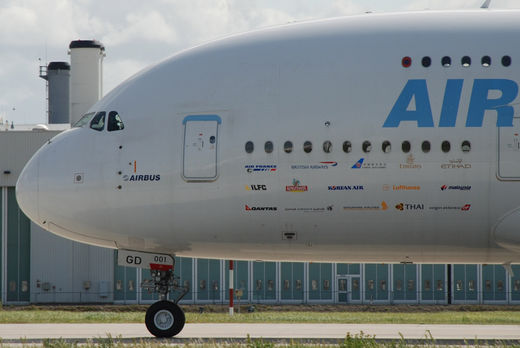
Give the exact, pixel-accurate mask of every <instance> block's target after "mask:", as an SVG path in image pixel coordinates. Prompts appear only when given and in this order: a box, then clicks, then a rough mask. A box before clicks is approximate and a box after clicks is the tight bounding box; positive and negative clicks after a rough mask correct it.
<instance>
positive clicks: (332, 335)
mask: <svg viewBox="0 0 520 348" xmlns="http://www.w3.org/2000/svg"><path fill="white" fill-rule="evenodd" d="M360 332H363V333H364V334H365V335H370V336H375V338H376V339H381V340H388V339H400V338H401V335H402V336H403V337H404V338H405V339H407V340H421V339H425V338H426V339H429V338H430V335H431V337H433V338H434V339H436V340H439V341H443V340H444V341H446V342H461V343H463V342H464V340H469V341H471V342H474V340H475V339H478V340H488V341H489V340H501V341H515V342H520V325H429V324H423V325H419V324H186V326H185V327H184V329H183V331H182V332H181V333H180V334H179V335H178V336H177V337H176V338H174V339H173V340H174V341H175V340H178V341H179V342H182V341H193V340H203V341H204V340H212V339H215V340H219V341H220V340H223V339H230V340H239V341H240V340H245V339H246V337H247V335H248V334H249V335H250V337H251V338H264V339H274V340H280V339H295V340H302V341H309V340H310V341H319V340H327V341H331V340H342V339H344V338H345V337H346V335H347V333H350V335H356V334H359V333H360ZM107 335H110V336H111V337H113V338H116V337H121V338H123V339H125V340H128V339H130V340H131V339H136V338H138V339H139V338H143V339H149V338H152V337H153V336H152V335H151V334H150V333H149V332H148V330H147V329H146V327H145V325H144V324H0V337H1V338H2V340H3V342H21V341H22V340H27V341H28V342H37V341H40V340H42V339H45V338H50V339H59V338H62V339H67V340H79V341H84V340H87V339H96V338H106V337H107ZM439 343H440V342H439Z"/></svg>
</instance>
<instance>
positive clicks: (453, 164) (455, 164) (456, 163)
mask: <svg viewBox="0 0 520 348" xmlns="http://www.w3.org/2000/svg"><path fill="white" fill-rule="evenodd" d="M441 168H442V169H469V168H471V164H469V163H464V162H463V160H462V158H459V159H455V160H450V161H449V163H442V164H441Z"/></svg>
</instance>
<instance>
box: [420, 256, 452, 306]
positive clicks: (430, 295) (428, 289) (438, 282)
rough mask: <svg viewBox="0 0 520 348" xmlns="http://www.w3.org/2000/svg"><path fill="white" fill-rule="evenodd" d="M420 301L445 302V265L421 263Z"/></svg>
mask: <svg viewBox="0 0 520 348" xmlns="http://www.w3.org/2000/svg"><path fill="white" fill-rule="evenodd" d="M421 279H422V287H421V301H434V302H436V303H438V302H442V303H445V302H446V265H421Z"/></svg>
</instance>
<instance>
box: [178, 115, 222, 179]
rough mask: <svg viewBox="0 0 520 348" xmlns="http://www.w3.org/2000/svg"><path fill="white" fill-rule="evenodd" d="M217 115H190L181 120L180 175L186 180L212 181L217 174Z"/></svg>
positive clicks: (218, 120) (219, 122) (219, 121)
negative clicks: (182, 129)
mask: <svg viewBox="0 0 520 348" xmlns="http://www.w3.org/2000/svg"><path fill="white" fill-rule="evenodd" d="M221 122H222V121H221V119H220V117H219V116H217V115H191V116H187V117H185V118H184V120H183V125H184V153H183V171H182V175H183V177H184V179H185V180H187V181H213V180H216V178H217V176H218V151H217V149H218V130H219V125H220V124H221Z"/></svg>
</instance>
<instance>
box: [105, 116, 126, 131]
mask: <svg viewBox="0 0 520 348" xmlns="http://www.w3.org/2000/svg"><path fill="white" fill-rule="evenodd" d="M124 128H125V125H124V124H123V120H122V119H121V116H119V114H118V113H117V111H110V113H109V114H108V124H107V130H108V131H109V132H112V131H118V130H122V129H124Z"/></svg>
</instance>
